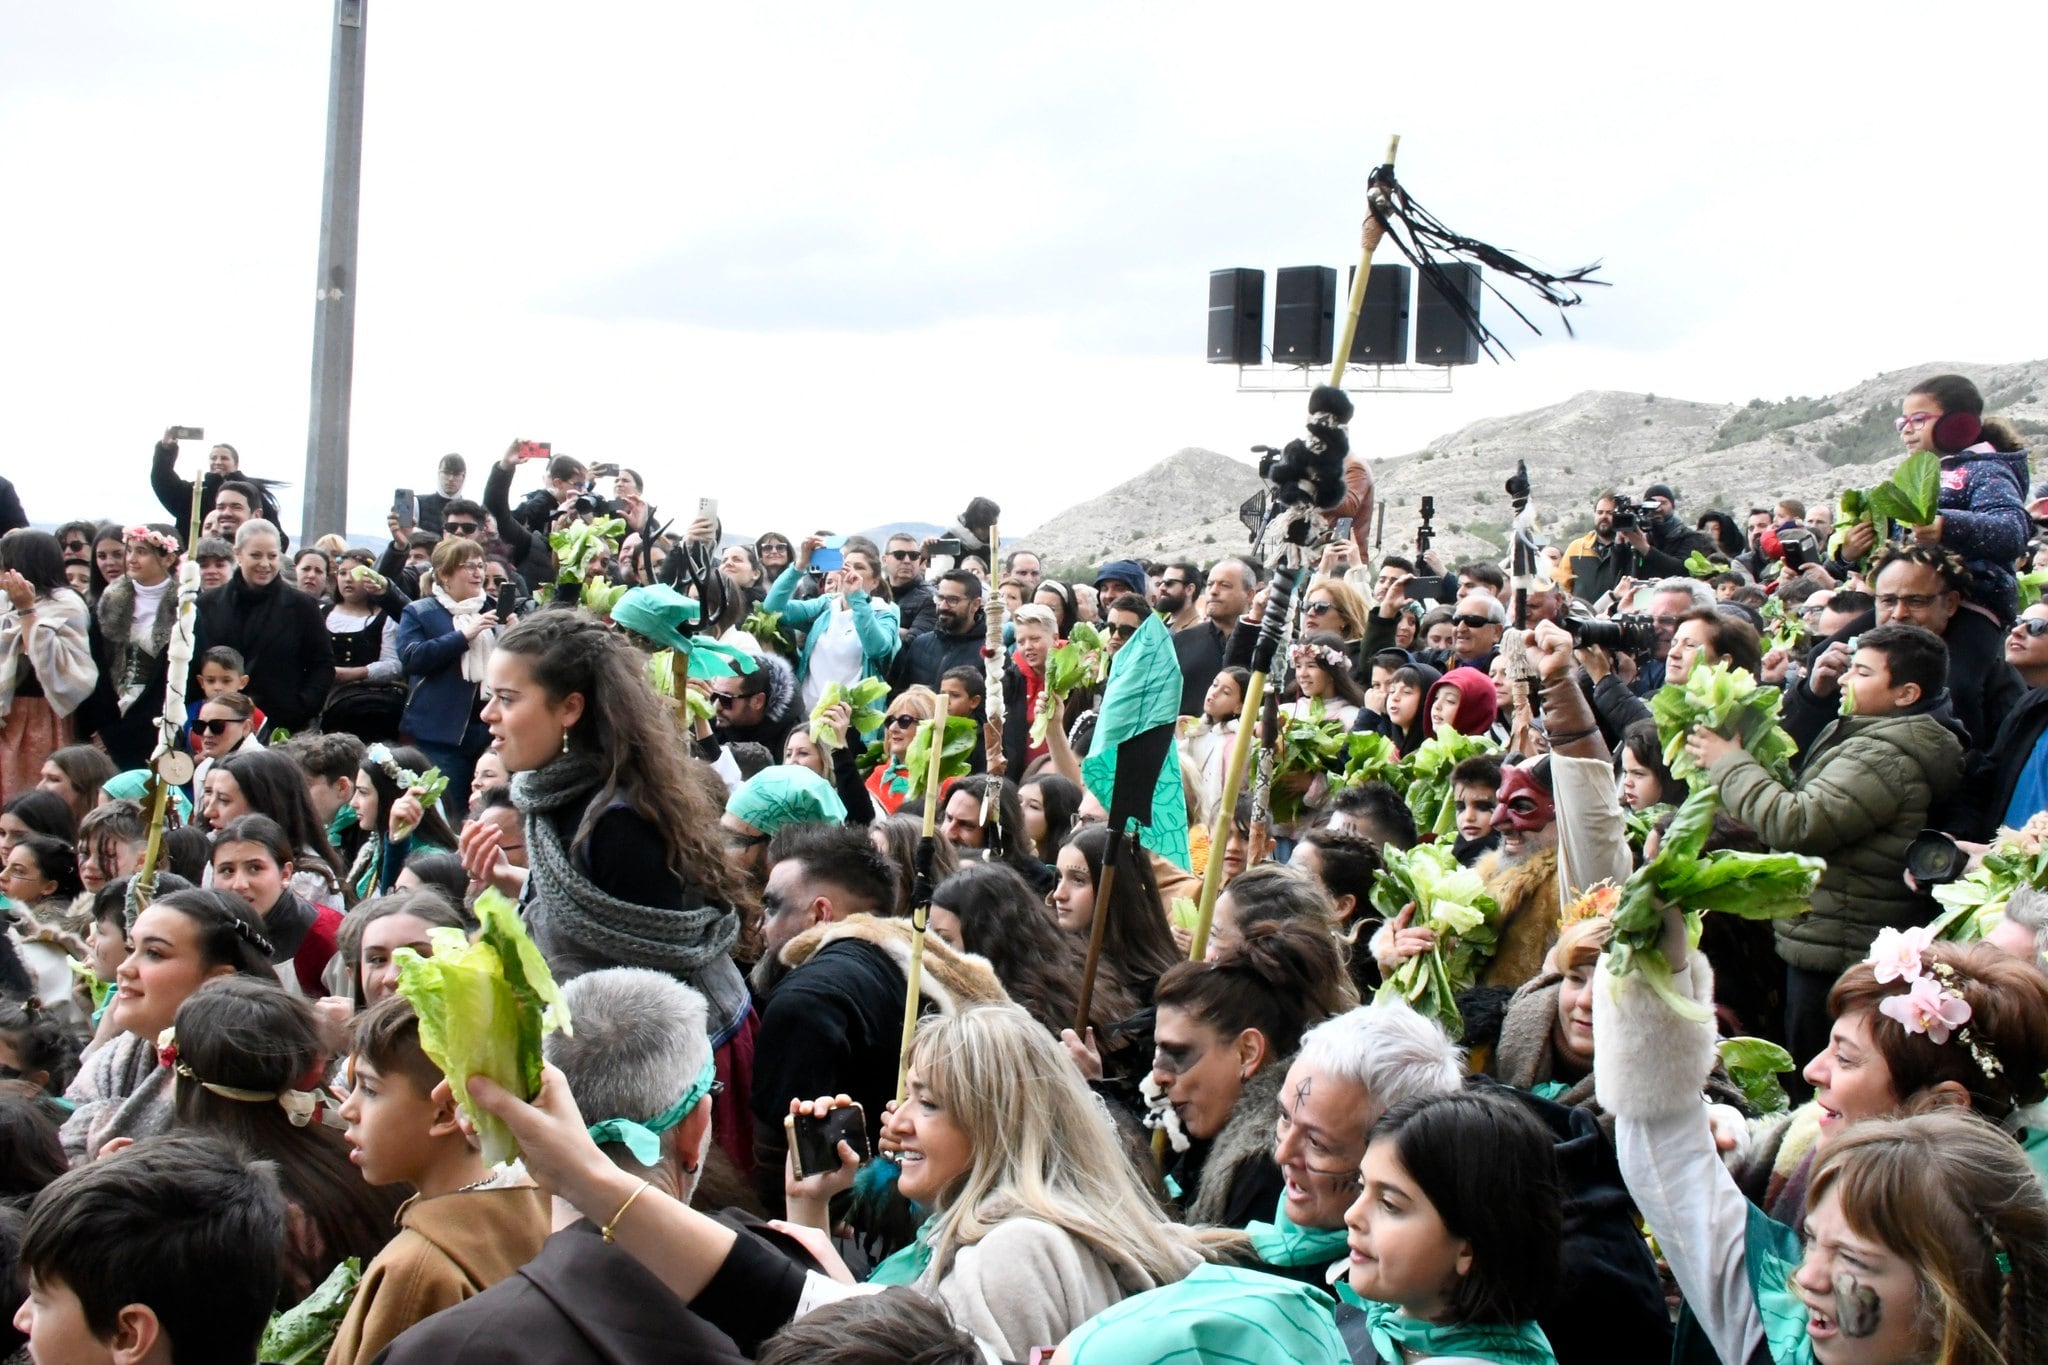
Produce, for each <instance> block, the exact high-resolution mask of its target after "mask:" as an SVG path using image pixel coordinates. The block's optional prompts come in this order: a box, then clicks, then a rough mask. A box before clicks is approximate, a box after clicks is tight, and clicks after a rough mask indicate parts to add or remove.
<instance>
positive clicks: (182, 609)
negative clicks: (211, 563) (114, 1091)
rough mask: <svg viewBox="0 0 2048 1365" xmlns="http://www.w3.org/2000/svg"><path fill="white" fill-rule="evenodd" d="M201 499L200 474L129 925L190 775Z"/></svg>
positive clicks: (152, 894)
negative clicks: (174, 802)
mask: <svg viewBox="0 0 2048 1365" xmlns="http://www.w3.org/2000/svg"><path fill="white" fill-rule="evenodd" d="M205 500H206V478H205V476H204V475H201V476H200V477H199V478H196V479H194V480H193V481H192V519H191V521H190V522H188V523H187V525H188V526H189V527H190V528H191V529H190V530H189V531H188V532H187V533H186V542H187V543H186V544H185V545H184V546H183V547H182V548H183V550H184V552H185V558H184V560H183V561H181V562H180V564H179V565H178V579H179V581H178V584H177V586H176V589H175V590H176V592H177V594H178V619H177V622H176V624H174V625H173V626H172V627H171V638H170V641H169V642H168V643H166V644H165V645H164V654H165V657H166V659H167V660H168V661H169V662H170V663H171V664H172V667H171V669H170V670H169V672H168V673H167V674H166V675H165V679H164V709H163V712H162V713H161V714H160V715H159V716H158V717H157V722H156V723H157V742H156V751H155V752H154V753H152V754H151V755H150V756H149V792H148V800H149V843H148V844H147V845H146V846H145V847H144V848H143V851H142V865H141V866H140V867H138V868H136V869H135V875H134V876H133V877H131V878H130V879H129V881H128V896H127V905H126V907H125V910H124V913H125V914H126V915H127V917H128V923H129V924H130V925H131V926H132V925H133V924H134V923H135V916H136V915H139V914H141V913H142V911H143V910H145V909H146V908H148V906H149V903H150V902H151V901H153V900H155V899H156V872H157V866H158V864H159V863H161V862H162V860H163V852H164V823H165V821H166V820H168V819H169V818H170V804H171V788H172V787H174V786H178V785H180V784H181V783H182V782H184V781H188V780H190V777H191V773H192V767H193V765H192V759H191V756H190V755H188V754H182V753H179V752H178V751H177V750H176V749H175V748H174V747H173V745H174V744H175V742H176V740H177V735H178V726H179V724H180V723H181V714H180V713H182V712H183V711H184V709H185V683H186V678H185V676H184V675H183V674H182V673H181V672H180V670H179V668H178V667H177V664H178V663H179V662H180V661H179V660H178V659H177V653H178V645H179V643H180V642H181V637H182V642H183V643H184V644H185V646H186V648H185V658H184V660H183V661H182V662H183V664H184V666H185V668H186V669H189V668H190V667H191V663H192V659H191V653H192V651H191V642H192V635H193V632H194V631H195V630H196V629H197V622H196V620H195V618H196V617H197V615H198V611H199V607H198V598H199V594H198V591H197V581H198V580H197V572H196V570H195V572H194V576H193V581H194V591H193V593H192V596H191V598H190V599H189V600H188V599H187V598H186V595H185V591H184V589H185V583H184V579H185V566H186V565H188V564H197V563H198V558H197V556H196V554H195V547H197V545H198V544H199V522H200V518H201V515H202V514H201V511H200V508H201V505H202V504H203V503H204V502H205ZM180 772H182V773H183V774H184V776H183V777H182V778H180V779H179V781H177V782H174V781H172V780H171V779H172V777H173V776H174V775H176V774H177V773H180Z"/></svg>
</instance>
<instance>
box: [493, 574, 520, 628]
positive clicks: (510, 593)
mask: <svg viewBox="0 0 2048 1365" xmlns="http://www.w3.org/2000/svg"><path fill="white" fill-rule="evenodd" d="M518 609H519V589H518V588H517V587H515V586H513V584H512V583H511V581H510V580H507V581H506V582H503V583H500V584H499V585H498V624H500V625H503V624H504V623H505V622H507V621H509V620H511V619H512V614H513V613H514V612H515V611H517V610H518Z"/></svg>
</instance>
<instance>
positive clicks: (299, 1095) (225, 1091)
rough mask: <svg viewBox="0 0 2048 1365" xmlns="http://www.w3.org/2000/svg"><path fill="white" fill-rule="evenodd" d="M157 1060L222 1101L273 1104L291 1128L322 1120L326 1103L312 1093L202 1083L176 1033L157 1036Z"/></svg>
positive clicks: (175, 1031)
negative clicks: (182, 1049)
mask: <svg viewBox="0 0 2048 1365" xmlns="http://www.w3.org/2000/svg"><path fill="white" fill-rule="evenodd" d="M156 1059H157V1062H158V1064H159V1065H161V1066H167V1067H169V1068H170V1069H171V1070H172V1072H174V1073H175V1074H177V1075H179V1076H182V1077H183V1078H184V1079H186V1080H188V1081H191V1082H192V1083H193V1084H194V1085H197V1086H198V1087H199V1088H200V1089H201V1090H204V1091H207V1092H209V1093H210V1094H215V1095H218V1096H220V1097H221V1098H222V1099H224V1100H238V1101H240V1102H241V1103H244V1104H275V1105H277V1106H278V1107H279V1108H280V1109H283V1110H284V1113H285V1117H286V1118H288V1119H290V1120H291V1124H292V1127H294V1128H304V1127H305V1126H306V1125H307V1124H309V1123H314V1122H322V1121H324V1120H325V1117H326V1114H325V1111H326V1108H327V1105H326V1101H325V1100H324V1099H322V1098H321V1096H320V1095H319V1094H317V1093H316V1092H314V1091H311V1090H243V1089H241V1088H240V1087H238V1086H232V1085H216V1084H214V1083H213V1082H212V1081H202V1080H200V1079H199V1077H198V1075H197V1074H196V1073H195V1072H194V1071H193V1070H192V1064H191V1063H190V1062H188V1061H186V1060H184V1058H183V1057H181V1056H180V1055H179V1054H178V1031H177V1029H175V1028H167V1029H165V1030H164V1031H163V1032H162V1033H160V1034H158V1035H157V1040H156Z"/></svg>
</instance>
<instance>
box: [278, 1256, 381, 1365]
mask: <svg viewBox="0 0 2048 1365" xmlns="http://www.w3.org/2000/svg"><path fill="white" fill-rule="evenodd" d="M362 1282H363V1263H362V1260H361V1258H359V1257H355V1256H351V1257H349V1258H348V1259H347V1260H345V1261H343V1262H342V1263H341V1264H339V1265H337V1266H335V1267H334V1269H333V1270H331V1271H329V1272H328V1275H327V1278H326V1279H324V1280H322V1281H320V1285H319V1287H318V1288H316V1289H315V1290H314V1291H313V1292H312V1293H310V1294H308V1295H307V1296H306V1297H305V1298H303V1299H300V1300H299V1301H298V1302H297V1303H295V1304H293V1305H292V1306H291V1307H290V1308H287V1309H285V1310H284V1311H283V1312H282V1313H273V1314H271V1317H270V1322H269V1324H268V1325H267V1326H265V1327H264V1329H263V1341H262V1344H261V1345H260V1346H258V1347H257V1352H256V1358H257V1359H259V1360H262V1361H264V1362H266V1365H320V1362H321V1361H324V1360H326V1359H327V1353H328V1352H329V1351H330V1350H332V1349H333V1348H334V1338H335V1337H336V1336H338V1335H340V1333H341V1324H342V1320H343V1319H345V1318H346V1317H348V1310H349V1305H350V1304H351V1303H353V1302H354V1301H355V1297H356V1289H357V1288H358V1287H359V1286H360V1285H361V1284H362Z"/></svg>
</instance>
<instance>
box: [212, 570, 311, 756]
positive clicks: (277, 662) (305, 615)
mask: <svg viewBox="0 0 2048 1365" xmlns="http://www.w3.org/2000/svg"><path fill="white" fill-rule="evenodd" d="M217 645H227V646H230V647H231V648H233V649H235V650H236V651H238V652H239V653H240V654H241V656H242V662H243V664H244V666H245V667H246V669H247V670H248V674H249V699H250V700H251V701H253V702H255V703H256V704H257V705H258V706H260V707H262V708H263V714H264V715H265V716H267V717H268V718H269V719H270V721H271V723H272V724H274V725H276V726H278V727H279V728H281V729H285V730H290V731H292V732H293V733H295V734H296V733H297V732H298V731H300V730H303V729H305V728H306V727H307V726H308V725H310V724H311V723H312V722H313V720H314V719H315V718H316V717H318V716H319V714H320V709H321V708H322V707H323V706H325V705H326V704H327V693H328V691H329V689H331V688H332V687H333V686H334V637H333V636H332V635H329V634H328V633H327V620H326V616H325V614H324V613H323V612H322V611H321V609H320V603H319V602H318V601H316V600H315V599H313V598H311V597H308V596H307V595H306V594H305V593H302V592H300V591H299V590H298V589H297V588H295V587H293V586H292V585H291V584H289V583H287V582H285V581H284V580H283V579H282V578H281V577H280V578H277V579H273V580H272V581H271V583H270V584H269V585H268V586H266V587H263V588H251V587H250V586H249V585H248V584H247V583H245V582H243V581H242V573H241V570H239V569H237V570H236V571H235V576H234V577H233V578H230V579H229V580H228V581H227V582H225V583H223V584H221V585H220V586H219V587H217V588H214V589H213V590H212V591H210V592H203V593H201V594H199V623H198V631H197V639H196V641H195V643H194V648H193V651H192V680H191V682H190V683H189V684H188V686H189V688H190V695H192V696H194V697H197V696H199V695H201V693H200V690H199V669H200V665H201V664H202V663H203V662H204V660H205V656H206V651H207V650H209V649H212V648H214V647H215V646H217Z"/></svg>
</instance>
